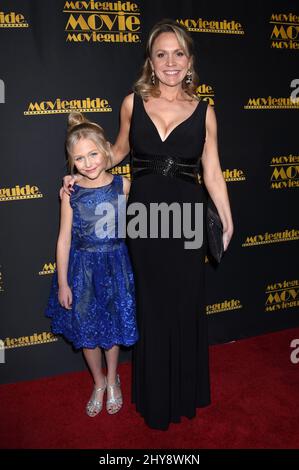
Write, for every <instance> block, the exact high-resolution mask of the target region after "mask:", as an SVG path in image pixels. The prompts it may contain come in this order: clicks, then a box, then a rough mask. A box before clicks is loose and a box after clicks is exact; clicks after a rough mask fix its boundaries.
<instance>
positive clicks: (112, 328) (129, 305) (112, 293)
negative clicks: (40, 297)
mask: <svg viewBox="0 0 299 470" xmlns="http://www.w3.org/2000/svg"><path fill="white" fill-rule="evenodd" d="M68 282H69V286H70V288H71V290H72V294H73V300H72V309H71V310H67V309H65V308H63V307H62V306H61V305H60V304H59V302H58V283H57V273H55V274H54V276H53V280H52V286H51V291H50V296H49V300H48V305H47V308H46V312H45V314H46V316H48V317H50V318H51V319H52V323H51V329H52V332H53V333H54V334H62V335H63V336H64V337H65V338H66V339H67V340H68V341H70V342H72V343H73V346H74V347H75V348H76V349H79V348H89V349H93V348H95V347H96V346H99V347H102V348H104V349H110V348H111V347H112V346H114V345H124V346H131V345H133V344H134V343H135V342H136V341H137V339H138V331H137V325H136V307H135V289H134V278H133V272H132V266H131V262H130V258H129V255H128V250H127V246H126V244H125V242H124V241H123V240H121V241H116V242H110V243H102V244H101V245H99V246H98V247H96V248H95V247H94V246H91V247H85V248H84V249H80V248H79V249H78V248H75V247H73V246H72V247H71V250H70V257H69V270H68Z"/></svg>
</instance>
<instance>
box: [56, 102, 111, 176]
mask: <svg viewBox="0 0 299 470" xmlns="http://www.w3.org/2000/svg"><path fill="white" fill-rule="evenodd" d="M80 139H90V140H92V141H93V142H94V143H95V144H96V146H97V148H98V149H99V151H100V152H101V153H103V154H104V156H105V157H106V158H107V159H108V158H111V150H110V143H109V142H108V141H107V139H106V137H105V133H104V130H103V129H102V127H101V126H99V124H97V123H95V122H91V121H89V119H87V118H86V117H85V116H84V115H83V114H82V113H80V112H78V111H72V112H70V113H69V115H68V126H67V134H66V140H65V147H66V152H67V158H68V166H69V170H70V172H71V174H73V173H74V166H75V165H74V159H73V156H72V148H73V146H74V145H75V144H76V143H77V142H78V141H79V140H80Z"/></svg>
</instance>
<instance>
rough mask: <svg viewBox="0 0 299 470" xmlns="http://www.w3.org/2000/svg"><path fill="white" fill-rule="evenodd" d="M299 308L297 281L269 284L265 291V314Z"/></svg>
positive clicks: (298, 286)
mask: <svg viewBox="0 0 299 470" xmlns="http://www.w3.org/2000/svg"><path fill="white" fill-rule="evenodd" d="M298 306H299V281H298V279H295V280H292V281H282V282H275V283H273V284H269V285H268V286H267V289H266V302H265V310H266V312H273V311H276V310H282V309H286V308H293V307H298Z"/></svg>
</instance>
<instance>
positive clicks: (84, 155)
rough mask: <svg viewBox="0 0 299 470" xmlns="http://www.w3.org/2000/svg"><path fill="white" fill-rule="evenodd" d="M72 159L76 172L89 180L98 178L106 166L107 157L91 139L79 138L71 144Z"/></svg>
mask: <svg viewBox="0 0 299 470" xmlns="http://www.w3.org/2000/svg"><path fill="white" fill-rule="evenodd" d="M72 159H73V162H74V165H75V167H76V168H77V170H78V172H79V173H80V174H81V175H83V176H86V178H88V179H90V180H95V179H96V178H98V176H99V175H100V174H101V173H102V171H105V169H106V166H107V157H106V156H105V155H104V154H103V152H101V151H100V150H99V149H98V147H97V146H96V144H95V142H94V141H93V140H91V139H80V140H78V142H77V143H76V144H74V145H73V148H72Z"/></svg>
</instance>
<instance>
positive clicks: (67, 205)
mask: <svg viewBox="0 0 299 470" xmlns="http://www.w3.org/2000/svg"><path fill="white" fill-rule="evenodd" d="M66 149H67V153H68V159H69V165H70V168H71V171H72V170H73V169H74V167H76V169H77V172H78V173H79V174H80V175H81V178H80V180H79V183H80V184H75V185H74V191H73V192H72V194H71V196H69V195H67V194H66V193H63V195H62V201H61V221H60V232H59V237H58V242H57V273H55V274H54V277H53V283H52V287H51V293H50V297H49V301H48V306H47V309H46V315H47V316H48V317H51V318H52V331H53V333H55V334H62V335H64V336H65V338H67V339H68V340H69V341H71V342H72V343H73V345H74V347H75V348H76V349H79V348H83V353H84V356H85V359H86V361H87V363H88V366H89V368H90V371H91V373H92V376H93V379H94V389H93V393H92V395H91V397H90V400H89V401H88V403H87V405H86V413H87V414H88V416H91V417H94V416H96V415H97V414H98V413H99V412H100V411H101V410H102V406H103V398H104V393H105V391H107V401H106V409H107V412H108V413H109V414H114V413H117V412H118V411H119V410H120V409H121V407H122V403H123V400H122V393H121V388H120V379H119V375H118V374H117V363H118V355H119V345H120V344H122V345H125V346H131V345H132V344H134V343H135V342H136V341H137V339H138V332H137V327H136V319H135V291H134V279H133V272H132V267H131V263H130V259H129V255H128V251H127V246H126V244H125V238H124V235H123V236H119V228H121V227H119V225H121V224H119V220H121V217H123V218H124V220H125V207H126V198H127V196H128V193H129V189H130V182H129V180H128V179H127V178H124V177H122V176H119V175H115V176H113V175H112V174H110V173H108V172H106V167H107V166H108V158H109V157H110V144H109V142H107V141H106V139H105V136H104V132H103V129H102V128H101V127H100V126H99V125H98V124H95V123H93V122H90V121H88V120H87V119H86V118H85V117H84V116H83V115H82V114H81V113H77V112H72V113H70V115H69V118H68V132H67V138H66ZM119 201H122V203H119ZM100 348H103V349H104V350H105V358H106V362H107V377H106V376H105V375H104V374H103V371H102V352H101V349H100Z"/></svg>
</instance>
